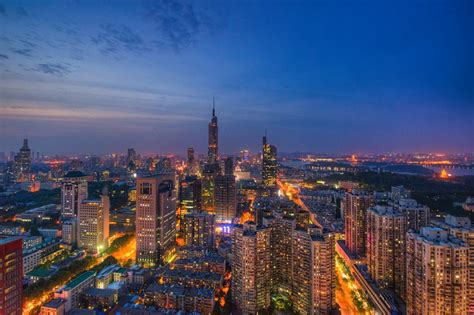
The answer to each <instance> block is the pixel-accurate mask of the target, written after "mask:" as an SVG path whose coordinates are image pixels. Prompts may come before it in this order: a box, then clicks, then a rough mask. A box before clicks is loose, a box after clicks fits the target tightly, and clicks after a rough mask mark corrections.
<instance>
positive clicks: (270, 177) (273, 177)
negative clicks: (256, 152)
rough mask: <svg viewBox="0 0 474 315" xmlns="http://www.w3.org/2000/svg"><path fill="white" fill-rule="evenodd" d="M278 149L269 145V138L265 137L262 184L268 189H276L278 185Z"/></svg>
mask: <svg viewBox="0 0 474 315" xmlns="http://www.w3.org/2000/svg"><path fill="white" fill-rule="evenodd" d="M277 173H278V163H277V148H276V147H275V146H273V145H271V144H269V143H267V136H264V137H263V146H262V183H263V185H264V186H265V187H266V188H271V189H272V188H275V187H276V185H277Z"/></svg>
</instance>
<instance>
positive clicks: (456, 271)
mask: <svg viewBox="0 0 474 315" xmlns="http://www.w3.org/2000/svg"><path fill="white" fill-rule="evenodd" d="M261 151H262V152H261V154H258V155H256V156H255V157H252V156H251V155H250V154H249V152H248V150H243V151H242V152H241V153H240V156H238V157H234V158H232V157H223V156H221V155H219V136H218V120H217V116H216V111H215V108H213V110H212V116H211V120H210V122H209V125H208V150H207V155H206V156H205V157H202V156H201V157H199V156H196V153H195V150H194V148H192V147H190V148H188V149H187V155H186V159H185V160H184V161H176V160H175V159H174V158H173V157H168V156H166V157H141V156H140V155H139V154H137V152H136V151H135V150H134V149H132V148H130V149H128V151H127V154H126V156H123V155H122V156H121V157H120V156H113V157H112V158H111V159H110V160H109V161H108V162H107V163H102V162H101V161H100V159H96V158H95V157H89V158H88V159H87V161H84V162H83V161H80V160H79V159H73V160H72V161H71V162H70V165H69V168H68V169H67V170H66V171H64V169H63V168H62V167H56V166H55V165H56V164H54V163H53V164H51V165H52V166H51V168H52V170H51V171H50V174H49V175H48V178H54V179H55V183H56V184H57V185H58V187H59V188H60V204H58V205H56V204H46V205H41V206H39V207H34V208H33V209H29V210H27V211H23V212H21V213H18V214H16V215H15V216H14V218H15V220H14V221H15V224H17V225H16V226H15V225H14V224H6V225H2V226H0V236H1V238H0V269H1V270H0V271H1V275H2V276H1V277H0V313H1V314H3V313H5V314H21V308H22V303H23V307H24V306H25V301H22V292H23V289H24V286H23V284H25V285H26V286H27V285H32V284H34V283H37V282H40V281H42V282H40V283H45V281H48V279H50V278H51V277H52V276H53V275H54V274H55V273H57V272H58V271H59V270H61V269H62V268H65V267H68V266H70V265H71V263H72V262H74V261H78V260H81V259H83V258H84V257H85V256H92V257H95V258H96V259H97V262H102V261H105V260H106V258H107V257H108V255H109V253H110V252H108V251H107V250H108V249H109V246H110V245H111V244H110V243H111V242H112V240H113V239H114V238H115V237H116V235H115V236H114V235H113V234H114V233H113V232H111V229H112V228H114V232H115V233H117V235H123V234H125V233H130V234H134V236H135V242H136V249H135V252H134V253H133V254H134V255H133V256H134V257H132V258H133V259H132V260H134V261H133V262H130V263H123V262H121V265H119V264H112V265H108V266H103V267H102V268H101V269H100V270H98V269H97V270H93V269H90V270H86V271H84V272H81V273H79V272H78V274H77V275H76V276H75V277H74V278H72V279H68V280H69V281H68V282H66V281H64V282H63V283H61V285H59V286H56V287H55V289H56V288H57V289H56V290H54V293H52V294H51V296H48V297H49V299H47V302H46V303H43V304H42V305H41V307H40V312H41V314H44V315H65V314H93V313H94V312H95V311H99V312H105V313H107V314H130V315H132V314H136V315H144V314H185V313H192V314H211V313H213V312H214V311H215V310H216V309H219V310H220V311H223V310H224V309H227V312H230V310H231V311H232V312H233V313H236V314H249V315H250V314H261V313H268V312H270V311H271V310H277V311H281V312H283V313H284V312H290V311H292V312H294V313H297V314H335V313H337V312H338V308H339V306H338V303H337V302H336V292H337V290H338V289H337V288H336V287H337V286H338V285H337V283H338V280H337V271H336V270H337V261H338V259H342V260H343V261H344V263H345V264H346V265H347V266H348V270H349V271H350V273H351V274H352V276H351V277H353V278H354V279H355V281H356V282H357V283H358V287H360V288H361V292H362V294H363V295H364V296H365V297H366V298H367V300H368V301H369V302H370V305H372V307H373V309H374V311H375V312H376V313H381V314H393V313H404V312H406V313H407V314H469V313H474V247H473V246H474V229H473V228H472V227H471V222H470V220H469V219H467V218H463V217H454V216H449V215H448V216H446V217H445V218H444V221H441V220H440V218H438V219H434V218H431V216H430V209H429V208H428V207H426V206H424V205H420V204H419V203H418V202H417V201H415V200H414V199H412V198H411V196H410V192H409V191H408V190H406V189H405V188H404V187H402V186H398V187H393V188H392V190H391V191H390V192H369V191H366V190H363V189H360V188H359V187H358V185H357V183H353V182H349V181H347V182H340V183H339V184H338V185H337V187H336V188H332V187H329V186H328V185H325V184H324V183H323V184H322V185H323V186H322V187H323V188H321V189H315V188H314V187H313V186H310V185H307V186H304V185H303V184H304V183H303V181H304V179H305V176H306V174H307V173H308V172H309V173H310V174H314V172H322V173H324V174H332V173H340V172H350V173H353V172H356V171H358V169H357V168H356V167H354V166H351V165H348V164H341V163H334V162H332V161H316V162H313V163H311V164H308V165H307V166H306V167H302V168H301V169H295V168H292V167H287V166H285V167H281V166H280V165H279V163H278V161H277V148H276V147H275V146H274V145H271V144H270V143H268V140H267V136H266V135H265V136H264V137H263V142H262V150H261ZM31 163H32V154H31V150H30V149H29V147H28V141H27V140H25V142H24V144H23V146H22V148H21V149H20V151H19V153H18V154H16V155H15V159H14V161H13V164H12V165H11V170H10V169H9V171H8V172H10V173H11V174H10V173H8V174H10V175H11V176H10V175H8V176H6V177H4V180H7V179H8V180H12V181H13V182H16V183H32V182H34V181H35V174H34V172H32V168H31ZM86 174H87V175H86ZM109 179H110V180H113V182H114V183H113V185H116V187H126V188H123V190H126V192H125V196H126V198H128V200H127V206H126V207H125V206H124V207H120V208H114V207H113V205H112V199H113V198H114V197H115V198H116V196H115V195H114V193H113V192H111V190H110V187H107V186H106V187H105V188H103V185H100V189H97V188H96V187H95V185H94V187H95V188H94V189H95V191H93V190H91V187H90V186H93V185H92V184H91V182H94V184H95V183H96V182H103V181H105V180H109ZM300 184H302V185H300ZM108 185H111V184H110V183H109V184H108ZM97 187H99V185H98V186H97ZM300 187H304V188H300ZM102 188H103V189H102ZM121 189H122V188H116V189H115V191H117V190H121ZM30 191H32V190H31V189H30ZM471 204H472V202H471V200H470V199H468V200H467V201H466V203H465V204H464V205H463V206H464V207H465V208H466V209H470V208H469V206H470V205H471ZM18 225H19V226H18ZM36 225H38V227H39V228H38V229H37V231H35V233H31V232H30V233H26V232H25V230H24V229H23V227H25V226H26V227H28V228H30V229H31V230H30V231H33V230H34V228H32V226H36ZM43 226H47V228H44V227H43ZM58 226H59V228H58ZM33 234H38V235H33ZM25 280H26V281H25ZM339 285H340V284H339ZM275 301H277V302H275ZM282 301H283V302H282Z"/></svg>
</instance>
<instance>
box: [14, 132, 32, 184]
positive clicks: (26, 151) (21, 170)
mask: <svg viewBox="0 0 474 315" xmlns="http://www.w3.org/2000/svg"><path fill="white" fill-rule="evenodd" d="M15 180H16V181H17V182H27V181H30V180H31V150H30V148H29V147H28V139H24V140H23V146H22V147H21V148H20V152H18V154H17V155H16V156H15Z"/></svg>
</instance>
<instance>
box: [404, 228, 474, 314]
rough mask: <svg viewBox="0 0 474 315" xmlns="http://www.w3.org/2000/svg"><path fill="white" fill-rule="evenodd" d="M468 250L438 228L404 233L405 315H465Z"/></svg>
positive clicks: (466, 305) (467, 295)
mask: <svg viewBox="0 0 474 315" xmlns="http://www.w3.org/2000/svg"><path fill="white" fill-rule="evenodd" d="M468 250H469V247H468V246H467V244H466V243H464V242H462V241H461V240H459V239H457V238H454V237H450V236H449V235H448V232H447V231H446V230H444V229H441V228H437V227H424V228H422V229H421V232H420V233H419V234H418V233H416V232H408V233H407V247H406V268H407V273H406V274H407V288H406V304H407V314H408V315H415V314H433V315H438V314H439V315H441V314H468V298H469V288H468V275H469V267H468Z"/></svg>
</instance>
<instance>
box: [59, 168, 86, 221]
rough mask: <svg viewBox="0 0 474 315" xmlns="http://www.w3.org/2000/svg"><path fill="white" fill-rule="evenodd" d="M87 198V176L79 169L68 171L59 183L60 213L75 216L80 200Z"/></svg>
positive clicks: (64, 215) (65, 215)
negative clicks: (60, 183)
mask: <svg viewBox="0 0 474 315" xmlns="http://www.w3.org/2000/svg"><path fill="white" fill-rule="evenodd" d="M85 199H87V177H86V176H85V175H84V173H82V172H80V171H70V172H68V173H67V174H66V175H65V176H64V179H63V182H62V185H61V215H62V216H63V217H64V218H75V217H77V212H78V210H79V205H80V204H81V202H82V200H85Z"/></svg>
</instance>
